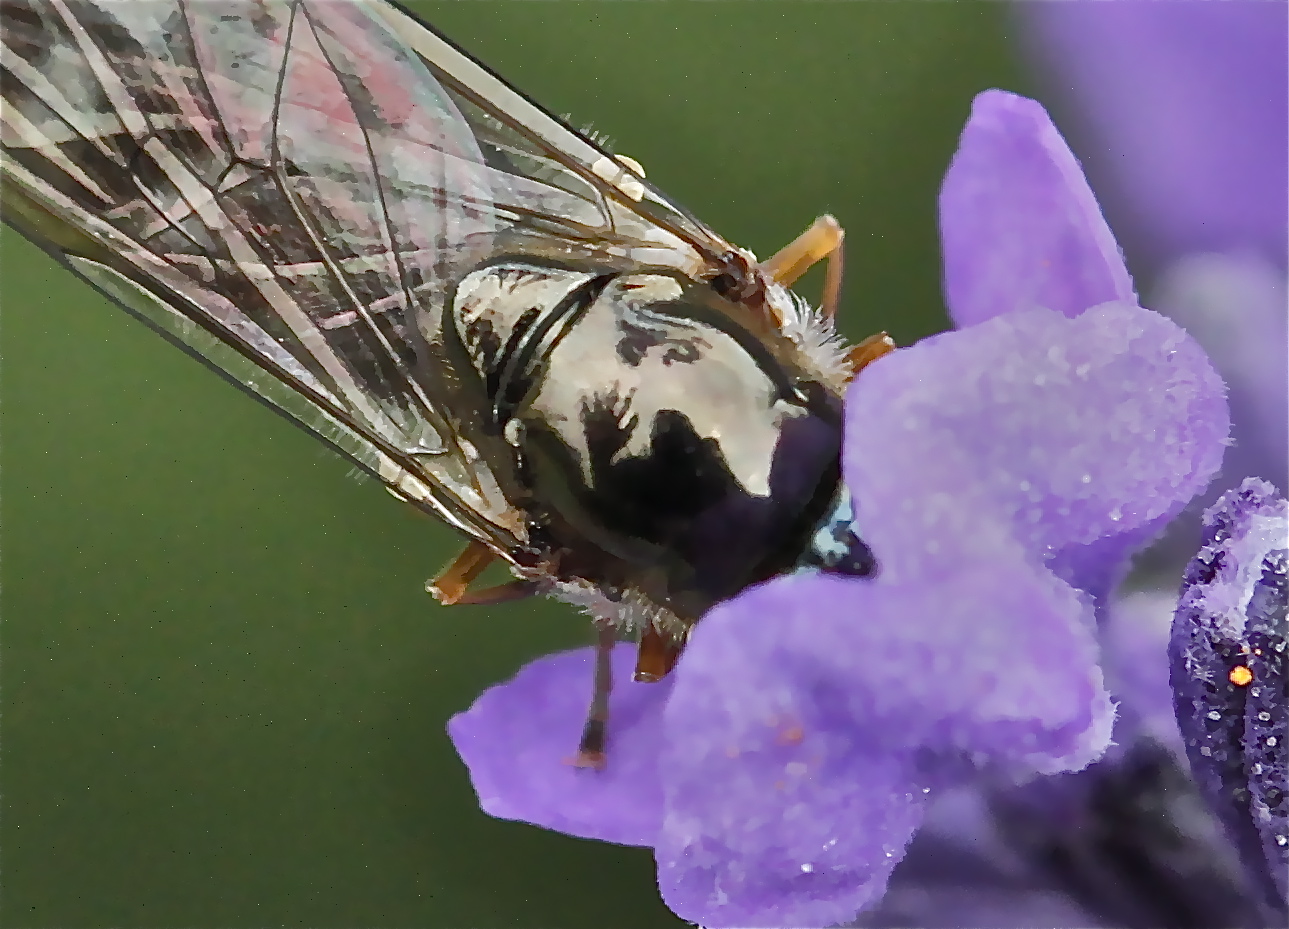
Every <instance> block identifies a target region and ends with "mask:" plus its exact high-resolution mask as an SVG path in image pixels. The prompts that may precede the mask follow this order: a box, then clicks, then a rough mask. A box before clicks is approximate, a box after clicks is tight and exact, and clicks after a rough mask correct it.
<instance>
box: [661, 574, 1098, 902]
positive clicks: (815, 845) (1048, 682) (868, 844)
mask: <svg viewBox="0 0 1289 929" xmlns="http://www.w3.org/2000/svg"><path fill="white" fill-rule="evenodd" d="M771 617H772V618H773V620H772V621H768V620H769V618H771ZM758 619H759V620H761V621H759V622H758V621H757V620H758ZM1091 625H1092V624H1091V616H1090V610H1089V608H1088V606H1087V604H1086V603H1084V602H1083V601H1082V599H1081V598H1080V597H1079V596H1078V595H1077V594H1076V592H1074V591H1073V590H1071V589H1070V588H1069V587H1067V586H1066V585H1065V584H1063V583H1061V582H1060V581H1058V580H1056V579H1055V578H1054V577H1052V576H1051V575H1050V574H1046V572H1042V573H1033V572H1031V571H1029V570H1028V569H1027V568H1026V567H1024V566H1012V565H1007V564H1005V563H999V562H989V563H987V564H981V565H976V566H973V567H972V569H971V570H970V571H965V572H962V573H961V574H958V575H952V576H947V577H942V578H933V579H923V580H921V581H914V582H910V583H905V584H881V583H874V584H857V583H855V582H853V581H850V580H847V579H842V578H827V577H818V578H812V577H804V576H796V577H788V578H781V579H778V580H775V581H771V582H770V583H768V584H764V585H762V586H760V587H757V588H754V589H752V590H749V591H747V592H745V593H744V594H741V595H740V596H739V597H736V598H735V599H734V600H732V601H729V602H727V603H725V604H722V605H720V606H718V607H716V608H715V609H714V610H712V611H711V612H710V613H709V614H708V615H707V616H706V617H705V618H704V620H703V623H702V625H701V626H700V627H698V628H697V629H696V630H695V632H694V637H693V640H692V641H691V643H690V651H689V652H688V653H687V655H686V657H685V659H684V662H685V672H684V674H683V675H682V676H681V677H680V678H679V680H678V681H677V685H676V690H675V692H674V693H673V695H672V699H671V700H670V701H669V703H668V706H667V710H666V726H667V730H668V732H669V733H670V735H671V741H670V744H669V748H668V753H667V756H666V761H665V763H664V765H663V767H662V770H663V779H664V784H665V785H666V807H667V816H666V819H665V820H664V824H663V834H662V840H661V841H660V843H659V845H658V848H657V854H658V865H659V884H660V886H661V888H662V891H663V895H664V898H665V899H666V900H667V903H668V905H669V906H671V907H672V909H674V910H675V911H676V912H677V913H678V914H679V915H680V916H682V917H683V918H686V919H689V920H691V921H696V922H701V923H702V924H704V925H706V926H751V925H767V926H782V925H829V924H832V923H835V922H839V921H842V920H845V919H849V918H850V917H851V916H853V915H854V913H855V912H856V911H857V910H858V909H859V908H860V907H862V906H864V905H866V904H867V903H870V902H872V901H874V900H875V899H877V898H878V897H879V896H880V894H881V892H882V890H883V889H884V887H885V883H886V880H887V878H888V877H889V875H890V872H891V869H892V868H893V867H894V865H895V864H896V863H897V862H898V861H899V860H900V858H901V857H902V853H903V848H904V846H905V845H906V844H907V843H908V841H909V839H910V838H911V836H912V832H913V830H914V829H915V828H916V826H917V824H918V823H919V822H920V820H921V813H922V809H923V806H924V804H925V802H926V798H927V795H928V794H929V793H930V791H931V790H932V788H934V787H939V786H943V785H946V784H950V783H953V782H955V781H956V780H957V779H959V778H960V777H961V776H962V773H963V772H964V771H965V770H966V761H967V760H968V759H969V760H970V761H972V762H974V763H975V764H985V763H991V762H992V763H996V764H999V765H1004V766H1009V767H1013V766H1014V767H1018V768H1022V769H1024V770H1030V771H1032V770H1066V769H1069V768H1078V767H1081V766H1083V765H1084V764H1086V763H1087V762H1088V761H1090V760H1092V759H1093V758H1095V757H1096V756H1097V755H1099V754H1100V753H1101V752H1102V751H1103V750H1104V748H1105V745H1106V742H1107V740H1108V738H1109V732H1110V724H1111V720H1112V716H1113V712H1112V710H1111V707H1110V703H1109V700H1108V697H1107V695H1106V694H1105V692H1104V689H1103V688H1102V684H1101V674H1100V670H1099V669H1098V667H1097V664H1096V646H1095V642H1094V640H1093V638H1092V634H1091V631H1090V630H1091ZM1021 655H1023V656H1026V657H1025V659H1024V660H1022V661H1017V660H1016V659H1017V656H1021Z"/></svg>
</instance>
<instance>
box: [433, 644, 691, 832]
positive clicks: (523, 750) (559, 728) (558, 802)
mask: <svg viewBox="0 0 1289 929" xmlns="http://www.w3.org/2000/svg"><path fill="white" fill-rule="evenodd" d="M631 652H632V650H631V649H629V648H627V647H623V648H619V649H616V650H615V652H614V655H613V676H614V681H615V686H614V689H613V694H612V697H611V699H610V706H609V711H610V713H611V716H612V719H613V726H612V728H611V730H610V734H609V738H610V743H609V752H610V754H611V755H612V758H613V763H612V764H611V765H609V766H608V767H607V768H605V769H604V770H602V771H593V770H588V769H585V768H577V767H574V766H572V765H570V764H569V763H568V760H569V759H570V758H571V757H572V755H573V754H574V750H575V749H576V748H577V742H578V738H579V737H580V736H581V734H582V725H583V724H584V723H585V722H586V711H587V707H588V706H589V704H590V699H591V680H592V677H593V667H594V661H595V651H594V649H589V648H583V649H577V650H575V651H569V652H560V653H558V654H555V655H547V656H546V657H545V658H539V659H538V660H537V661H534V662H532V663H531V664H528V665H525V666H524V667H523V668H522V669H521V670H520V671H519V673H518V674H516V675H515V676H514V677H513V678H512V679H511V680H509V681H506V682H505V683H503V684H498V685H497V686H495V687H490V688H489V689H488V690H486V691H484V692H483V694H482V695H481V696H480V697H479V698H478V699H477V700H475V702H474V705H473V706H471V707H470V709H468V710H466V711H465V712H464V713H458V714H457V715H456V716H454V717H453V718H452V720H451V721H450V722H449V723H448V734H449V735H450V736H451V737H452V742H453V744H455V745H456V749H457V752H458V754H460V755H461V759H462V761H464V762H465V763H466V767H468V768H469V769H470V779H471V781H472V782H473V783H474V789H475V792H476V793H477V794H478V795H479V806H480V807H481V808H482V809H483V810H484V812H486V813H488V814H489V815H491V816H496V817H497V818H498V819H518V820H522V821H524V822H529V823H533V824H535V825H538V826H545V827H546V828H547V829H556V830H558V831H560V832H567V833H569V834H570V835H576V836H582V837H583V838H588V839H600V840H602V841H605V842H616V843H618V844H619V845H653V844H654V842H655V840H656V839H657V836H658V827H659V824H660V823H661V822H662V790H661V787H660V786H659V784H658V774H657V759H658V755H659V753H660V752H661V750H662V744H663V732H662V707H663V705H664V704H665V703H666V701H667V697H668V695H669V694H670V692H671V682H670V681H664V682H662V683H659V684H637V683H635V682H634V681H632V680H631V672H632V671H633V670H634V669H635V656H634V654H632V653H631Z"/></svg>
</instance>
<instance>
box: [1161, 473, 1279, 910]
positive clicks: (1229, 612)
mask: <svg viewBox="0 0 1289 929" xmlns="http://www.w3.org/2000/svg"><path fill="white" fill-rule="evenodd" d="M1204 528H1205V533H1204V545H1203V547H1202V548H1201V549H1200V551H1199V554H1197V555H1196V556H1195V559H1194V560H1193V561H1192V562H1191V563H1190V567H1189V568H1187V570H1186V576H1185V580H1184V582H1183V588H1182V596H1181V601H1180V602H1179V604H1178V606H1177V614H1176V616H1175V618H1174V619H1173V631H1172V638H1171V641H1170V643H1169V650H1168V651H1169V658H1170V661H1171V664H1172V681H1173V692H1174V701H1175V706H1176V711H1177V723H1178V726H1179V728H1180V729H1181V733H1182V737H1183V739H1184V740H1185V743H1186V755H1187V757H1188V758H1189V759H1190V763H1191V769H1192V770H1193V771H1194V772H1195V778H1196V780H1197V781H1198V783H1199V786H1200V789H1201V791H1202V793H1203V794H1204V796H1205V798H1206V799H1207V800H1208V802H1209V803H1210V805H1211V806H1212V807H1213V809H1214V812H1215V813H1216V815H1217V816H1218V818H1219V819H1220V820H1221V821H1222V823H1223V825H1224V826H1225V827H1226V829H1227V831H1228V833H1229V834H1230V836H1231V839H1232V841H1233V843H1234V845H1235V847H1236V849H1237V851H1238V852H1239V854H1240V856H1241V858H1242V859H1243V861H1244V863H1245V866H1246V867H1247V868H1248V870H1249V871H1250V873H1252V874H1256V875H1257V876H1258V877H1259V878H1260V879H1261V880H1260V882H1259V883H1260V885H1261V888H1262V890H1263V892H1264V893H1265V895H1266V903H1267V905H1268V908H1269V910H1271V911H1275V910H1277V909H1278V910H1279V911H1280V912H1281V914H1283V911H1284V907H1285V897H1286V894H1287V892H1289V890H1287V887H1286V884H1287V883H1289V745H1286V741H1287V740H1289V696H1287V694H1289V653H1286V641H1287V640H1289V618H1287V617H1286V613H1287V612H1289V504H1286V503H1285V501H1284V500H1283V499H1281V498H1279V497H1278V496H1277V495H1276V492H1275V488H1274V487H1272V486H1271V485H1270V484H1267V483H1266V482H1265V481H1259V480H1257V479H1254V478H1250V479H1249V480H1247V481H1245V482H1244V484H1243V485H1241V486H1240V488H1239V489H1238V490H1233V491H1231V492H1229V493H1227V494H1226V495H1224V496H1223V497H1222V498H1221V499H1220V500H1219V501H1218V502H1217V504H1216V505H1214V506H1213V507H1212V508H1211V509H1209V510H1208V511H1207V512H1206V513H1205V514H1204Z"/></svg>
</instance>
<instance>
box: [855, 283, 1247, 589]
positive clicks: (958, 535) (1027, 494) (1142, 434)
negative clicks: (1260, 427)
mask: <svg viewBox="0 0 1289 929" xmlns="http://www.w3.org/2000/svg"><path fill="white" fill-rule="evenodd" d="M933 372H934V373H933ZM1223 392H1224V391H1223V386H1222V383H1221V381H1220V380H1219V379H1218V378H1217V375H1216V374H1215V373H1214V372H1213V369H1212V366H1211V365H1210V364H1209V363H1208V360H1207V359H1206V357H1205V356H1204V353H1203V352H1202V351H1201V350H1200V349H1199V347H1198V346H1197V345H1196V344H1195V342H1194V341H1193V340H1192V339H1191V338H1190V337H1189V336H1187V335H1186V333H1185V332H1183V331H1182V330H1181V329H1180V328H1178V327H1177V326H1176V325H1175V324H1173V323H1171V322H1169V321H1168V320H1167V319H1165V318H1164V317H1162V316H1159V315H1158V314H1156V313H1151V312H1150V311H1148V310H1142V309H1140V308H1138V307H1134V306H1129V305H1125V304H1107V305H1104V306H1101V307H1098V308H1096V309H1094V310H1091V311H1089V312H1086V313H1084V314H1083V315H1082V316H1079V317H1077V318H1075V319H1067V318H1065V317H1063V316H1061V315H1059V314H1057V313H1055V312H1051V311H1048V310H1031V311H1029V312H1024V313H1012V314H1008V315H1006V316H1001V317H997V318H995V319H992V320H990V321H988V322H987V323H982V324H980V325H978V326H973V327H971V328H969V329H965V330H961V331H959V332H955V333H946V334H944V335H940V336H935V337H932V338H930V339H927V340H925V341H923V342H921V343H919V344H918V345H917V346H916V347H915V348H914V349H909V350H906V351H903V352H898V353H896V354H895V355H893V356H892V357H890V358H888V359H883V361H882V362H881V363H880V364H877V365H874V366H873V367H872V368H870V369H869V370H867V371H865V372H864V373H863V375H861V377H860V378H859V379H858V381H857V382H856V384H855V385H854V387H853V388H852V389H851V392H850V395H849V396H848V397H847V410H848V416H849V422H848V424H847V425H848V428H849V430H850V434H851V436H852V441H848V442H847V444H846V450H845V454H844V458H843V464H844V468H845V475H846V482H847V485H848V486H850V487H851V488H853V493H854V494H855V512H856V515H857V518H858V523H859V526H860V532H861V534H862V535H863V537H864V539H865V541H867V542H868V544H869V545H870V546H871V547H872V549H873V551H874V552H876V553H878V559H879V561H880V562H881V565H882V572H883V575H882V576H883V577H884V578H890V579H899V580H904V579H909V580H912V579H916V578H919V577H925V576H926V575H927V574H928V573H931V572H935V571H944V570H951V569H953V567H954V566H955V565H959V564H962V563H964V562H970V561H974V560H978V559H980V558H981V557H988V558H995V557H997V556H998V554H999V553H1000V551H1002V550H1005V549H1006V548H1008V547H1011V548H1019V549H1020V550H1022V551H1024V552H1025V553H1026V554H1028V555H1030V556H1032V557H1034V558H1036V559H1041V560H1043V561H1046V562H1047V563H1049V564H1050V565H1051V566H1052V567H1053V569H1054V570H1056V571H1057V572H1058V574H1060V575H1061V576H1062V577H1064V578H1065V579H1066V580H1068V581H1069V582H1070V583H1071V584H1073V586H1075V587H1079V588H1081V589H1083V590H1089V591H1092V592H1094V593H1100V592H1103V591H1104V589H1105V587H1106V586H1107V584H1108V579H1109V577H1110V576H1111V575H1112V573H1113V571H1114V570H1115V569H1116V567H1117V566H1118V565H1119V564H1120V563H1121V562H1122V559H1123V557H1124V555H1125V554H1126V552H1127V550H1128V549H1129V546H1131V547H1136V546H1138V545H1140V544H1141V541H1142V538H1141V536H1142V534H1143V533H1144V534H1150V533H1153V532H1154V531H1155V527H1156V526H1158V525H1159V524H1160V523H1161V522H1162V521H1164V520H1167V519H1169V518H1171V517H1172V516H1174V515H1176V514H1177V513H1178V512H1179V511H1180V510H1181V508H1182V507H1183V506H1184V505H1185V504H1186V503H1187V502H1188V501H1189V500H1190V499H1191V497H1193V496H1194V495H1195V494H1196V493H1197V492H1198V491H1200V490H1202V489H1203V488H1204V486H1205V485H1206V484H1207V483H1208V481H1209V480H1210V478H1211V477H1212V476H1213V474H1214V473H1215V472H1216V471H1217V468H1218V466H1219V465H1220V463H1221V457H1222V451H1223V447H1224V443H1225V441H1226V437H1227V433H1228V429H1229V422H1228V414H1227V410H1226V403H1225V400H1224V397H1223ZM911 491H916V493H911Z"/></svg>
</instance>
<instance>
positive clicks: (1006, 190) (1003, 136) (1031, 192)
mask: <svg viewBox="0 0 1289 929" xmlns="http://www.w3.org/2000/svg"><path fill="white" fill-rule="evenodd" d="M940 238H941V240H942V242H943V251H944V292H945V300H946V302H947V304H948V307H949V313H950V315H951V316H952V317H953V320H954V322H955V323H956V324H957V325H958V327H959V328H962V327H964V326H972V325H975V324H976V323H979V322H983V321H984V320H987V319H990V318H992V317H994V316H997V315H999V314H1000V313H1010V312H1014V311H1017V310H1028V309H1033V308H1034V307H1046V308H1048V309H1052V310H1056V311H1058V312H1060V313H1064V314H1065V315H1066V316H1077V315H1078V314H1079V313H1082V312H1083V311H1084V310H1086V309H1087V308H1088V307H1091V306H1096V305H1097V304H1100V303H1107V302H1109V301H1112V300H1118V301H1124V302H1128V303H1135V302H1136V295H1135V294H1134V292H1133V288H1132V280H1131V278H1129V276H1128V270H1127V268H1125V267H1124V264H1123V259H1122V258H1121V257H1120V255H1119V246H1118V245H1117V244H1116V243H1115V240H1114V236H1113V235H1112V234H1111V232H1110V228H1109V227H1108V226H1107V225H1106V223H1105V220H1104V219H1103V218H1102V216H1101V208H1100V207H1099V206H1098V205H1097V201H1096V198H1095V197H1094V196H1093V195H1092V191H1091V189H1090V188H1089V187H1088V185H1087V181H1085V180H1084V179H1083V172H1082V171H1081V170H1079V165H1078V163H1077V162H1076V161H1075V160H1074V156H1073V155H1072V154H1070V150H1069V148H1068V147H1067V146H1066V144H1065V140H1064V139H1062V138H1061V135H1060V133H1059V132H1057V130H1056V127H1055V126H1053V125H1052V122H1051V120H1050V119H1049V118H1048V116H1047V113H1046V112H1045V111H1044V110H1043V108H1042V106H1040V105H1039V104H1037V103H1035V102H1034V101H1033V100H1027V99H1025V98H1024V97H1017V96H1014V95H1013V94H1008V93H1004V92H1003V91H1000V90H990V91H986V92H985V93H982V94H980V95H979V96H978V97H976V100H975V103H974V104H973V105H972V109H971V119H970V120H969V121H968V123H967V126H966V128H965V129H964V130H963V132H962V138H961V140H960V142H959V144H958V151H957V153H956V154H955V155H954V157H953V163H952V164H951V165H950V166H949V171H948V173H947V174H946V175H945V178H944V186H943V187H942V189H941V191H940Z"/></svg>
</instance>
